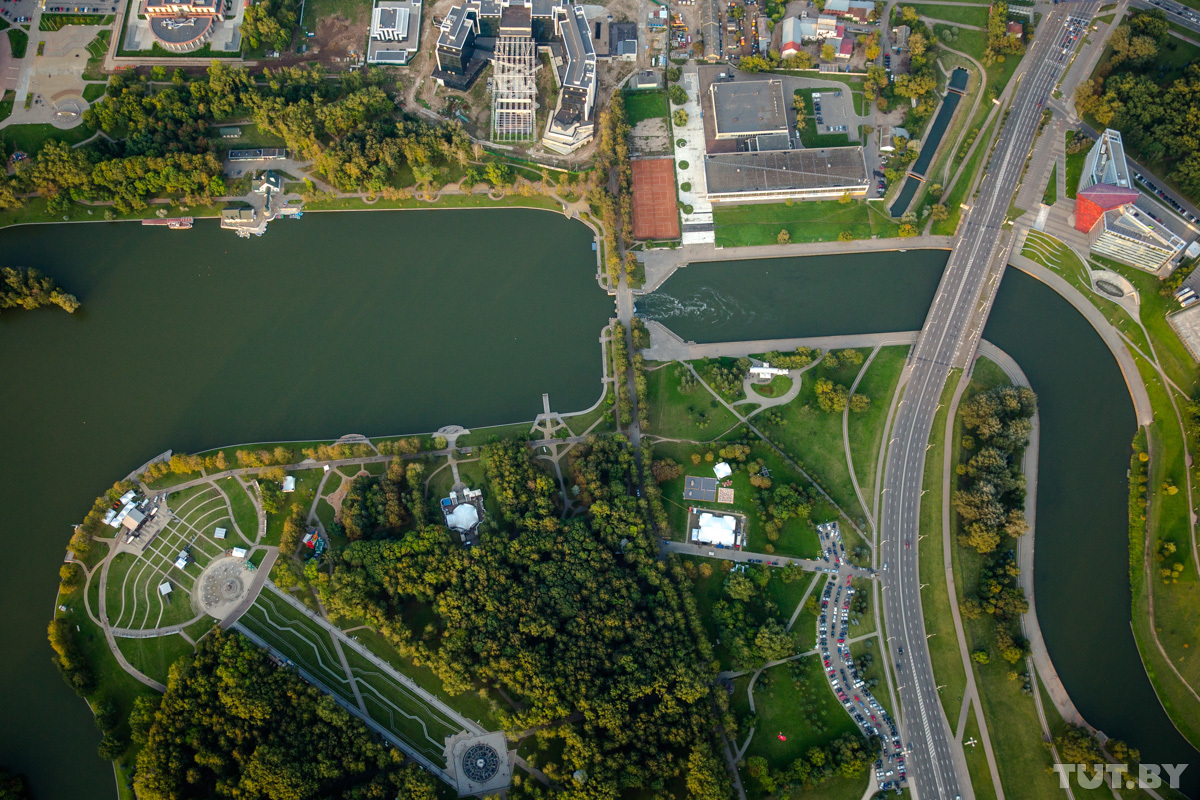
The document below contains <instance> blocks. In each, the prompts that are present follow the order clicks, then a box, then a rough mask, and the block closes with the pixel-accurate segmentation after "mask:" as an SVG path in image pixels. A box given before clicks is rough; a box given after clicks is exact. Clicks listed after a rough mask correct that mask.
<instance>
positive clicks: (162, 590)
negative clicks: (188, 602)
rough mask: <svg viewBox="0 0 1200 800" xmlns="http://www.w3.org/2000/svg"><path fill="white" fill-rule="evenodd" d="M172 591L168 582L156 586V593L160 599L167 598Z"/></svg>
mask: <svg viewBox="0 0 1200 800" xmlns="http://www.w3.org/2000/svg"><path fill="white" fill-rule="evenodd" d="M173 589H174V587H173V586H171V582H170V581H163V582H162V583H160V584H159V585H158V593H159V595H160V596H162V597H167V596H168V595H169V594H171V592H172V590H173Z"/></svg>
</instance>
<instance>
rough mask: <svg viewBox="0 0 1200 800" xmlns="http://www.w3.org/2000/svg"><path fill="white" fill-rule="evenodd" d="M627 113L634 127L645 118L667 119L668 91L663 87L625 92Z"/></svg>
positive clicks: (630, 124) (630, 123) (631, 125)
mask: <svg viewBox="0 0 1200 800" xmlns="http://www.w3.org/2000/svg"><path fill="white" fill-rule="evenodd" d="M625 115H626V116H627V117H628V118H629V126H630V127H633V126H634V125H637V124H638V123H639V122H641V121H642V120H645V119H660V118H661V119H665V118H666V116H667V93H666V92H665V91H664V90H662V89H651V90H648V91H638V92H625Z"/></svg>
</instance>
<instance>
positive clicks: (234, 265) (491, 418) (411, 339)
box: [0, 209, 613, 800]
mask: <svg viewBox="0 0 1200 800" xmlns="http://www.w3.org/2000/svg"><path fill="white" fill-rule="evenodd" d="M592 242H593V237H592V232H591V231H590V230H589V229H588V228H586V227H585V226H584V225H581V224H580V223H578V222H571V221H568V220H566V219H564V218H563V217H562V216H561V215H558V214H551V213H548V212H544V211H520V210H514V209H506V210H470V211H414V212H404V213H387V212H370V213H353V214H346V213H342V214H308V215H305V217H304V219H303V220H300V221H297V222H290V221H285V222H277V223H275V224H274V225H272V226H271V228H270V229H269V230H268V232H267V234H266V235H265V236H263V237H262V238H261V239H250V240H241V239H238V238H236V237H234V236H233V235H232V234H230V233H229V232H228V231H222V230H219V229H218V227H217V224H216V222H215V221H211V220H205V221H201V222H198V223H197V225H196V227H195V228H194V229H192V230H190V231H186V232H174V231H168V230H166V229H164V228H156V229H151V228H143V227H141V226H139V225H135V224H131V223H113V224H87V225H55V226H34V227H22V228H15V229H7V230H0V254H2V255H0V263H2V265H9V266H31V267H38V268H40V269H42V270H43V271H45V272H46V273H47V274H50V275H52V276H54V277H55V278H56V279H57V280H58V281H59V282H60V283H62V284H63V285H64V286H66V287H68V288H69V291H71V292H73V293H75V294H76V295H78V296H79V298H80V300H81V301H82V302H83V308H82V310H80V311H79V312H78V313H76V314H75V315H74V316H68V315H66V314H64V313H62V312H60V311H58V310H57V309H53V310H51V309H45V310H39V311H36V312H20V311H6V312H5V313H4V315H3V316H2V317H0V365H3V366H2V368H3V375H4V390H3V391H4V401H3V407H4V413H3V414H0V442H3V446H4V459H3V467H2V468H0V469H2V473H3V480H0V546H2V547H3V552H4V553H5V555H6V568H5V570H4V579H3V580H0V607H2V608H3V609H4V613H3V615H0V642H2V643H3V645H2V648H0V652H3V654H4V657H3V658H0V687H2V688H0V697H2V698H3V700H2V701H0V766H4V767H6V768H8V769H11V770H14V771H19V772H24V773H26V774H28V775H29V777H30V780H31V783H32V787H33V791H34V793H35V796H36V797H38V798H39V800H70V799H72V798H75V799H78V798H112V797H113V794H114V792H113V777H112V770H111V769H110V767H109V766H108V765H107V764H105V763H104V762H102V761H101V760H100V759H99V757H98V756H97V755H96V745H97V743H98V741H99V738H100V737H99V733H98V732H97V731H96V728H95V726H94V725H93V724H92V722H91V716H90V714H89V713H88V710H87V706H86V705H84V703H82V702H81V701H80V700H79V699H77V698H76V697H75V696H74V694H72V693H71V692H70V690H69V689H68V688H67V687H66V685H65V684H64V683H63V682H62V681H61V680H60V679H59V677H58V675H57V673H56V671H55V670H54V668H53V667H52V666H51V665H50V649H49V645H48V644H47V643H46V636H45V631H46V624H47V623H48V622H49V619H50V614H51V611H52V603H53V600H54V587H55V585H56V582H57V580H58V576H57V573H58V567H59V564H60V563H61V561H62V554H63V548H64V547H65V545H66V542H67V539H68V538H70V535H71V528H70V525H71V524H72V523H75V522H78V521H79V520H80V519H81V518H82V517H83V514H84V513H85V512H86V511H87V510H88V508H89V507H90V505H91V501H92V499H93V498H94V497H95V496H96V495H97V494H98V493H99V492H101V491H102V490H103V489H105V488H106V487H108V486H109V485H111V484H112V482H113V481H114V480H116V479H118V478H120V477H121V476H123V475H124V474H125V473H127V472H128V471H129V470H131V469H133V468H135V467H136V466H137V465H139V464H141V463H143V462H144V461H145V460H147V459H148V458H150V457H152V456H154V455H156V454H157V453H160V452H162V451H163V450H165V449H167V448H174V449H176V450H183V451H189V452H195V451H197V450H201V449H205V448H209V447H216V446H222V445H227V444H232V443H237V442H249V441H271V440H284V439H292V440H303V439H309V440H311V439H315V438H332V437H336V436H340V435H342V434H344V433H364V434H370V435H382V434H392V433H409V432H419V431H430V430H435V429H437V428H438V427H440V426H442V425H448V424H461V425H466V426H470V425H490V424H499V423H506V422H514V421H517V420H523V419H532V418H533V417H534V415H536V414H537V413H539V412H540V411H541V410H542V393H543V392H548V393H549V394H550V401H551V404H552V406H553V408H554V409H555V410H558V411H564V412H566V411H578V410H582V409H584V408H587V407H589V406H591V405H592V404H593V403H594V402H596V401H597V399H598V398H599V397H600V394H601V384H600V375H601V368H602V367H601V352H600V345H599V336H600V331H601V329H602V328H603V326H604V325H605V324H606V323H607V321H608V319H609V317H610V316H611V315H612V309H613V304H612V300H611V298H609V297H608V296H607V295H606V294H604V293H603V292H602V291H600V289H599V288H598V287H597V284H596V280H595V271H596V268H595V260H596V255H595V253H594V252H593V250H592Z"/></svg>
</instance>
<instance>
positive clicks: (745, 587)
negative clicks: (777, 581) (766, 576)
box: [725, 572, 758, 602]
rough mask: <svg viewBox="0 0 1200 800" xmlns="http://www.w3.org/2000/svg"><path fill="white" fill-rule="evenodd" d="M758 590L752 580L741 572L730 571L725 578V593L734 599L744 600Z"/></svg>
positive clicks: (751, 596)
mask: <svg viewBox="0 0 1200 800" xmlns="http://www.w3.org/2000/svg"><path fill="white" fill-rule="evenodd" d="M757 592H758V587H757V586H755V585H754V581H752V580H750V579H749V578H747V577H746V575H745V573H742V572H731V573H729V577H728V578H726V579H725V594H727V595H729V596H730V597H732V598H733V599H734V600H740V601H742V602H746V601H748V600H750V599H751V598H753V597H754V595H755V594H757Z"/></svg>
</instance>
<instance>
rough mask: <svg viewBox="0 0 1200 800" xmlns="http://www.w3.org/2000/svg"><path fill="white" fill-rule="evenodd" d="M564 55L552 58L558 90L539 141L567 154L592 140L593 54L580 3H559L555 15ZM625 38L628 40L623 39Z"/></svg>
mask: <svg viewBox="0 0 1200 800" xmlns="http://www.w3.org/2000/svg"><path fill="white" fill-rule="evenodd" d="M555 22H556V23H557V27H558V30H559V31H560V32H561V35H562V44H563V51H564V54H565V57H564V58H563V59H562V60H561V63H560V62H559V60H557V59H555V60H554V62H553V63H554V65H555V68H556V71H557V72H558V79H559V86H560V90H559V93H558V103H557V104H556V105H555V107H554V114H552V115H551V117H550V120H549V122H547V123H546V133H545V135H544V136H543V137H542V144H543V145H545V146H546V147H547V148H549V149H551V150H554V151H555V152H558V153H570V152H572V151H574V150H577V149H579V148H580V147H582V146H583V145H584V144H586V143H588V142H589V141H591V139H592V135H593V134H594V133H595V130H596V120H595V110H596V88H597V83H598V80H599V79H598V76H597V74H596V53H595V51H594V50H592V40H591V37H590V36H588V24H587V18H586V17H585V16H584V13H583V6H581V5H576V6H563V7H560V8H559V10H558V13H557V14H556V15H555ZM633 33H634V38H633V40H632V42H633V58H634V59H636V58H637V27H636V26H633ZM626 41H628V40H626Z"/></svg>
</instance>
